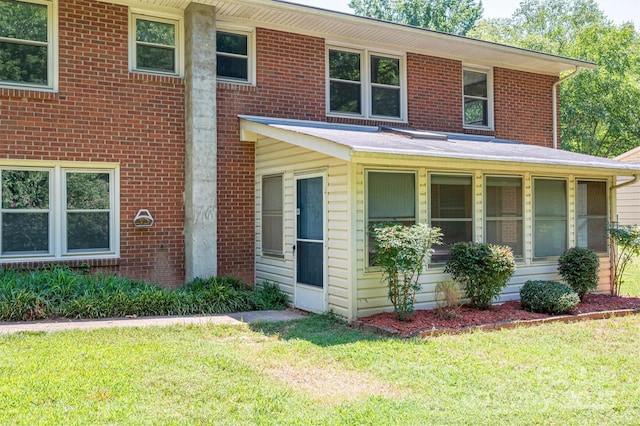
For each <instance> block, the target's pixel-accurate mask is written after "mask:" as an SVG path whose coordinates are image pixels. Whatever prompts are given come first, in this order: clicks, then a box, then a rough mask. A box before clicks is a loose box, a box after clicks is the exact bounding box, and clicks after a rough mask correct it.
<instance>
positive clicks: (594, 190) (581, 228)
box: [576, 180, 608, 253]
mask: <svg viewBox="0 0 640 426" xmlns="http://www.w3.org/2000/svg"><path fill="white" fill-rule="evenodd" d="M576 207H577V208H576V210H577V217H576V219H577V224H576V229H577V234H578V244H577V245H578V247H586V248H590V249H591V250H593V251H596V252H599V253H606V252H607V231H606V226H607V222H608V215H607V183H606V182H604V181H588V180H579V181H578V182H577V183H576Z"/></svg>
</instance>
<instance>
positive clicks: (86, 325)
mask: <svg viewBox="0 0 640 426" xmlns="http://www.w3.org/2000/svg"><path fill="white" fill-rule="evenodd" d="M304 317H305V315H304V314H302V313H300V312H297V311H292V310H284V311H250V312H236V313H233V314H220V315H193V316H168V317H167V316H163V317H140V318H105V319H81V320H70V319H66V318H60V319H55V320H41V321H19V322H7V321H0V334H11V333H18V332H21V331H44V332H54V331H60V330H92V329H96V328H111V327H151V326H160V327H162V326H169V325H176V324H179V325H186V324H202V325H204V324H232V325H238V324H245V323H255V322H277V321H291V320H296V319H300V318H304Z"/></svg>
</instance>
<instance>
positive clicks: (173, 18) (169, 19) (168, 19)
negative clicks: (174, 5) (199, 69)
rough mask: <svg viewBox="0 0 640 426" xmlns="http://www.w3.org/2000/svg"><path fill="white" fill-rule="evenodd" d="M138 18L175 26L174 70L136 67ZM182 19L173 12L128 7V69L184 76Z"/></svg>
mask: <svg viewBox="0 0 640 426" xmlns="http://www.w3.org/2000/svg"><path fill="white" fill-rule="evenodd" d="M138 19H140V20H144V21H152V22H160V23H163V24H172V25H174V26H175V36H176V39H175V50H174V55H175V56H174V60H175V65H176V66H175V68H176V69H175V70H174V72H168V71H161V70H150V69H146V68H138V64H137V54H136V53H137V48H138V41H137V34H136V26H137V21H138ZM183 40H184V19H183V17H182V16H179V15H173V14H163V13H157V12H150V11H146V10H139V9H134V8H130V9H129V71H130V72H135V73H141V74H158V75H168V76H177V77H182V76H184V42H183Z"/></svg>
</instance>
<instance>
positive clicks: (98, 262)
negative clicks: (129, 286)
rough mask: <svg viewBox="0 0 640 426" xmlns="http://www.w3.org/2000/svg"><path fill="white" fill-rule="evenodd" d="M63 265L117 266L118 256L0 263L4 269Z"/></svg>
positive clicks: (12, 260) (21, 260) (5, 260)
mask: <svg viewBox="0 0 640 426" xmlns="http://www.w3.org/2000/svg"><path fill="white" fill-rule="evenodd" d="M52 264H54V265H64V266H68V267H70V268H83V267H85V266H86V265H88V266H89V267H91V268H104V267H119V266H120V258H119V257H111V258H100V259H96V258H94V259H89V258H77V259H59V258H58V259H56V258H51V259H25V258H22V259H16V258H14V259H3V260H2V261H0V265H2V267H3V268H6V269H39V268H43V267H45V266H47V265H52Z"/></svg>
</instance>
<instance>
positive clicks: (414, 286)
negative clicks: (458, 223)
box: [371, 223, 442, 321]
mask: <svg viewBox="0 0 640 426" xmlns="http://www.w3.org/2000/svg"><path fill="white" fill-rule="evenodd" d="M371 232H372V234H373V241H374V248H375V251H376V264H377V265H378V266H380V267H381V268H382V279H383V280H386V281H387V286H388V288H389V299H390V300H391V304H392V305H393V313H394V314H395V316H396V318H397V319H399V320H401V321H409V320H410V319H411V315H412V314H413V312H414V307H413V305H414V301H415V297H416V292H417V291H418V290H420V285H419V284H418V280H419V278H420V275H421V274H422V269H423V268H424V264H425V262H427V261H428V260H429V259H430V257H431V253H433V249H432V248H431V245H432V244H440V238H441V236H442V234H441V233H440V229H438V228H432V227H430V226H429V225H426V224H423V223H422V224H417V225H413V226H408V227H405V226H402V225H396V224H386V225H384V224H382V225H381V226H380V225H378V226H376V227H374V228H373V229H372V230H371Z"/></svg>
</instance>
